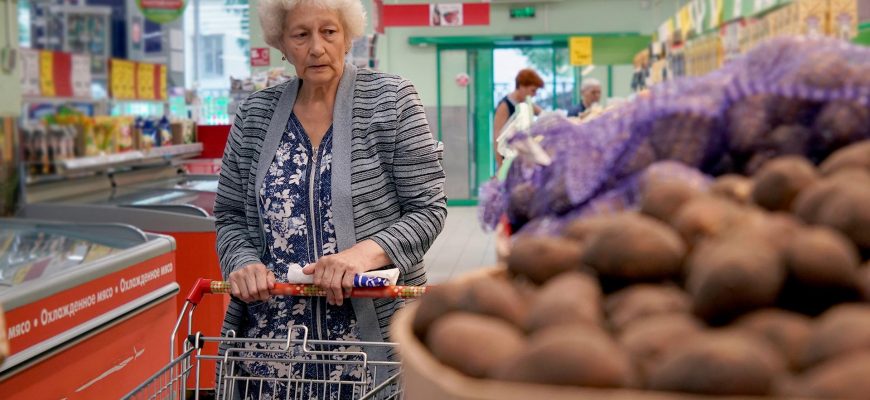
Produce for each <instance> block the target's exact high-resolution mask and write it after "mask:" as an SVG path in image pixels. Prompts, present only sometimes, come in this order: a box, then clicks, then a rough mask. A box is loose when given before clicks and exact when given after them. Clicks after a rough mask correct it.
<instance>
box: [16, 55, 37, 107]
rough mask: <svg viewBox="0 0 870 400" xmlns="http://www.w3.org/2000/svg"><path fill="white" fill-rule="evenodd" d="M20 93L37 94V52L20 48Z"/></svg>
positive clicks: (26, 94) (25, 94)
mask: <svg viewBox="0 0 870 400" xmlns="http://www.w3.org/2000/svg"><path fill="white" fill-rule="evenodd" d="M19 55H20V56H19V58H20V59H21V94H22V95H24V96H39V95H41V94H42V91H41V90H40V89H39V52H38V51H36V50H31V49H21V52H20V53H19Z"/></svg>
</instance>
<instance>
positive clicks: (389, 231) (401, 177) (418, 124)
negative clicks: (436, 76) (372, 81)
mask: <svg viewBox="0 0 870 400" xmlns="http://www.w3.org/2000/svg"><path fill="white" fill-rule="evenodd" d="M396 107H397V110H398V128H397V131H396V139H395V140H396V142H395V149H394V152H393V171H392V173H393V181H394V182H395V185H396V195H397V197H398V200H399V206H400V208H401V215H402V216H401V217H400V218H399V219H398V220H396V221H395V222H393V223H392V224H391V225H390V226H389V227H387V228H386V229H384V230H382V231H380V232H378V233H376V234H374V235H373V236H372V237H371V239H372V240H374V241H375V242H376V243H378V245H380V246H381V248H383V249H384V251H385V252H386V253H387V256H388V257H389V258H390V260H391V261H392V262H393V265H395V266H397V267H398V268H399V269H400V270H401V271H402V273H403V274H408V273H410V272H412V269H413V268H414V266H415V265H417V264H419V263H420V262H422V261H423V255H424V254H425V253H426V251H427V250H429V247H430V246H431V245H432V243H433V242H434V241H435V238H436V237H437V236H438V234H439V233H440V232H441V228H442V227H443V226H444V219H445V218H446V216H447V198H446V196H445V195H444V179H445V175H444V169H443V168H442V166H441V163H440V162H439V160H438V153H437V149H436V145H435V140H434V139H433V137H432V133H431V132H430V130H429V123H428V122H427V121H426V114H425V112H424V110H423V105H422V104H421V102H420V98H419V95H418V94H417V91H416V89H415V88H414V86H413V85H412V84H411V83H410V82H409V81H407V80H403V81H402V82H401V83H400V84H399V87H398V90H397V94H396Z"/></svg>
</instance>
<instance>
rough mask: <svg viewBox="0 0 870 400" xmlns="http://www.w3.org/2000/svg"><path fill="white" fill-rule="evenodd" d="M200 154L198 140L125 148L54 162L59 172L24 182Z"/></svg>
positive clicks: (104, 170)
mask: <svg viewBox="0 0 870 400" xmlns="http://www.w3.org/2000/svg"><path fill="white" fill-rule="evenodd" d="M201 153H202V143H193V144H182V145H172V146H165V147H155V148H152V149H149V150H145V151H128V152H124V153H117V154H103V155H98V156H91V157H79V158H75V159H69V160H62V161H60V162H58V164H57V167H58V170H59V172H58V173H56V174H52V175H37V176H29V177H28V178H27V184H28V185H36V184H42V183H48V182H56V181H61V180H64V179H67V178H71V177H77V176H83V175H88V174H91V173H96V172H112V171H114V170H117V169H120V168H130V167H138V166H147V165H152V164H154V163H155V162H160V163H165V162H167V161H172V160H181V159H187V158H193V157H197V156H199V155H200V154H201Z"/></svg>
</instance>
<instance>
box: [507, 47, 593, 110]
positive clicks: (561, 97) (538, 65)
mask: <svg viewBox="0 0 870 400" xmlns="http://www.w3.org/2000/svg"><path fill="white" fill-rule="evenodd" d="M493 61H494V62H493V66H494V68H493V77H494V85H493V99H494V100H495V104H494V105H493V108H495V107H496V106H497V105H498V102H499V101H500V100H501V99H502V98H503V97H504V96H505V95H507V94H508V93H510V92H512V91H513V90H514V88H515V87H516V84H515V78H516V76H517V73H518V72H519V71H520V70H521V69H524V68H531V69H533V70H534V71H535V72H537V73H538V74H539V75H540V76H541V78H543V80H544V88H543V89H541V90H539V91H538V93H537V95H536V96H535V98H534V99H533V101H534V102H535V104H537V105H538V106H540V107H541V108H543V109H544V110H556V109H562V110H566V109H568V108H570V107H571V106H572V105H574V104H576V102H577V90H576V88H577V74H576V73H575V68H574V67H572V66H571V64H570V62H569V60H568V49H566V48H564V47H554V46H518V47H506V48H497V49H495V50H494V51H493Z"/></svg>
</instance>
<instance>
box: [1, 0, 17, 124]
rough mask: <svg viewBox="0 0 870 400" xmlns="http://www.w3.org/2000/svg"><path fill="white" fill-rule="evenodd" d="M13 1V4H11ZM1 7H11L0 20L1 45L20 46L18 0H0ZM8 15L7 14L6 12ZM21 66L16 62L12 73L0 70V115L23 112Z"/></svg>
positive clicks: (12, 114)
mask: <svg viewBox="0 0 870 400" xmlns="http://www.w3.org/2000/svg"><path fill="white" fill-rule="evenodd" d="M9 3H12V4H9ZM0 7H9V9H10V10H11V12H9V13H8V18H7V19H6V20H0V27H2V28H0V45H5V43H7V42H9V43H12V46H13V48H15V49H17V48H18V18H17V13H16V12H15V10H16V9H17V4H16V2H13V0H0ZM4 15H6V14H4ZM7 27H8V31H10V32H11V33H12V37H11V38H7V37H6V35H7ZM19 68H20V66H19V65H18V64H17V63H16V65H15V68H14V69H13V70H12V72H11V73H8V74H4V73H3V72H2V71H0V93H2V94H3V95H2V96H0V116H7V117H8V116H18V114H20V113H21V72H20V71H19Z"/></svg>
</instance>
